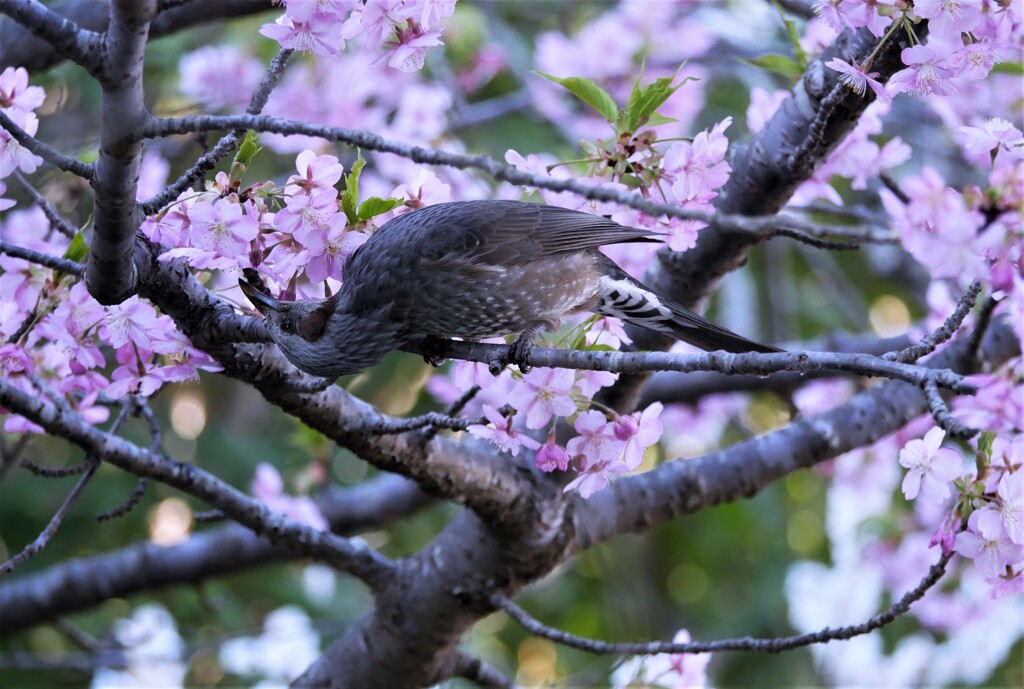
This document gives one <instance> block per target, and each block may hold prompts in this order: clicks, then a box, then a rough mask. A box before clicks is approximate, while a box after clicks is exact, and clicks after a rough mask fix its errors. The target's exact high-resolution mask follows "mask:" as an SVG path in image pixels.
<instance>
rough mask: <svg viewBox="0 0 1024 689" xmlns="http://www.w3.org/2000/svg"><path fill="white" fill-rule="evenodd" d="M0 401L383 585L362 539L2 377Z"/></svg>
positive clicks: (380, 565) (385, 565) (276, 538)
mask: <svg viewBox="0 0 1024 689" xmlns="http://www.w3.org/2000/svg"><path fill="white" fill-rule="evenodd" d="M0 404H2V405H3V406H4V407H6V408H7V409H8V410H9V411H12V412H14V413H16V414H21V415H22V416H25V417H26V418H28V419H30V420H32V421H34V422H35V423H37V424H39V425H40V426H42V427H43V428H45V429H46V430H47V431H48V432H50V433H53V434H55V435H58V436H60V437H62V438H65V439H67V440H69V441H70V442H72V443H74V444H76V445H79V446H80V447H82V448H83V449H84V450H85V451H86V452H87V453H89V454H93V455H96V456H98V457H102V458H103V460H104V461H106V462H109V463H111V464H113V465H115V466H118V467H120V468H121V469H124V470H125V471H129V472H131V473H133V474H136V475H137V476H148V477H150V478H153V479H156V480H158V481H160V482H162V483H166V484H167V485H169V486H172V487H174V488H177V489H179V490H181V491H183V492H185V493H188V494H189V495H193V496H195V497H197V498H199V499H201V500H204V501H205V502H208V503H209V504H210V505H212V506H214V507H216V508H218V509H220V510H222V511H223V512H224V513H225V514H227V515H229V516H230V517H231V518H232V519H234V520H235V521H237V522H239V523H240V524H242V525H243V526H246V527H248V528H250V529H252V530H253V531H254V532H256V533H259V534H265V535H266V536H267V538H268V539H269V540H270V541H271V542H272V543H274V544H276V545H280V546H284V547H288V548H292V549H294V550H296V551H297V552H299V553H302V554H303V555H306V556H308V557H313V558H316V559H318V560H322V561H324V562H326V563H328V564H330V565H332V566H334V567H336V568H338V569H340V570H343V571H348V572H351V573H352V574H354V575H355V576H357V577H359V578H360V579H362V580H363V581H365V582H367V583H368V584H369V585H370V586H371V587H374V586H378V585H381V584H382V583H383V581H384V579H385V578H386V576H387V574H388V572H389V571H390V570H391V567H392V564H391V562H390V561H389V560H387V559H386V558H384V557H383V556H381V555H379V554H377V553H376V552H374V551H372V550H371V549H370V548H368V547H367V546H366V545H365V544H364V543H361V542H356V541H349V540H347V539H344V538H339V537H337V536H334V535H333V534H330V533H325V532H321V531H318V530H317V529H314V528H312V527H309V526H306V525H303V524H299V523H298V522H296V521H294V520H292V519H290V518H287V517H285V516H283V515H281V514H278V513H276V512H273V511H271V510H269V509H268V508H267V507H266V506H265V505H264V504H263V503H261V502H259V501H258V500H255V499H253V498H251V497H249V496H248V495H245V494H244V493H242V492H241V491H239V490H237V489H236V488H234V487H232V486H230V485H228V484H226V483H224V482H223V481H221V480H220V479H218V478H217V477H215V476H213V475H211V474H209V473H207V472H205V471H203V470H201V469H198V468H197V467H194V466H190V465H186V464H181V463H180V462H176V461H174V460H172V459H170V458H168V457H165V456H162V455H157V454H155V453H152V452H149V451H148V450H143V449H142V448H140V447H138V446H136V445H134V444H132V443H130V442H128V441H126V440H124V439H123V438H119V437H117V436H114V435H111V434H108V433H104V432H103V431H100V430H98V429H96V428H94V427H92V426H90V425H89V424H87V423H85V422H84V421H83V420H82V419H81V418H79V417H78V416H77V414H74V413H73V412H71V411H70V410H57V409H55V408H54V407H52V406H50V405H47V404H45V403H44V402H42V401H40V400H39V399H37V398H34V397H32V396H30V395H28V394H26V393H25V392H23V391H21V390H19V389H18V388H16V387H14V386H13V385H11V384H10V383H9V382H8V381H6V380H3V381H0Z"/></svg>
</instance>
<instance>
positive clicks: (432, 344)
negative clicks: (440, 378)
mask: <svg viewBox="0 0 1024 689" xmlns="http://www.w3.org/2000/svg"><path fill="white" fill-rule="evenodd" d="M444 342H445V341H444V340H442V339H441V338H439V337H435V336H434V335H427V336H426V337H424V338H423V341H422V342H420V353H421V354H422V355H423V360H424V361H425V362H427V363H428V364H430V365H431V366H433V367H434V368H437V367H438V366H441V365H442V364H443V363H444V362H445V361H447V359H445V358H444V356H442V355H441V351H442V349H441V347H442V345H444Z"/></svg>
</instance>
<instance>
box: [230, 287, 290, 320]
mask: <svg viewBox="0 0 1024 689" xmlns="http://www.w3.org/2000/svg"><path fill="white" fill-rule="evenodd" d="M238 286H239V287H241V288H242V292H244V293H245V296H246V297H248V298H249V301H251V302H252V305H253V306H255V307H256V308H257V309H258V310H259V312H260V313H262V314H263V315H264V316H266V315H269V314H270V312H271V311H277V310H278V309H279V307H280V303H279V302H278V301H277V299H274V298H273V297H271V296H270V295H268V294H264V293H263V292H261V291H260V290H258V289H256V287H255V286H253V285H251V284H249V283H248V282H246V281H245V280H243V279H241V278H239V279H238Z"/></svg>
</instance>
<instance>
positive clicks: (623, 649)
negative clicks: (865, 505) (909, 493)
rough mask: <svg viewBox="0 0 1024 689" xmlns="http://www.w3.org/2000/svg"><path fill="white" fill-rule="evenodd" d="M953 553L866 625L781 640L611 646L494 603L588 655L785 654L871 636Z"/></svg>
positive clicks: (531, 628) (931, 581)
mask: <svg viewBox="0 0 1024 689" xmlns="http://www.w3.org/2000/svg"><path fill="white" fill-rule="evenodd" d="M952 557H953V555H952V553H950V554H948V555H942V557H940V558H939V561H938V562H937V563H935V564H934V565H932V566H931V568H929V570H928V573H927V574H926V575H925V576H924V578H923V579H921V582H920V583H919V584H918V585H917V586H916V587H914V588H913V589H912V590H911V591H909V592H907V593H906V594H905V595H904V596H903V597H902V598H900V599H899V600H898V601H896V602H895V603H893V604H892V605H891V606H890V607H889V608H888V609H887V610H886V611H885V612H882V613H880V614H878V615H875V616H874V617H872V618H871V619H869V620H867V621H866V622H862V623H861V624H855V625H851V626H848V627H838V628H836V629H832V628H829V627H826V628H825V629H822V630H821V631H817V632H811V633H808V634H799V635H796V636H786V637H778V638H775V639H754V638H751V637H743V638H740V639H722V640H720V641H708V642H694V643H684V644H679V643H672V642H669V641H648V642H643V643H610V642H607V641H599V640H596V639H587V638H583V637H579V636H573V635H572V634H568V633H566V632H563V631H561V630H559V629H555V628H553V627H548V626H547V625H545V624H543V623H541V622H539V621H538V620H536V619H534V618H533V617H531V616H530V614H529V613H527V612H526V611H525V610H523V609H522V608H521V607H519V606H518V605H516V604H515V603H513V602H512V601H511V600H509V599H508V598H506V597H505V596H503V595H500V594H495V595H494V596H492V597H491V602H492V604H493V605H495V606H496V607H498V608H501V609H502V610H504V611H505V612H507V613H508V614H509V616H510V617H511V618H512V619H513V620H515V621H516V622H517V623H518V624H519V625H520V626H521V627H522V628H523V629H525V630H526V631H528V632H530V633H531V634H533V635H535V636H539V637H542V638H545V639H550V640H551V641H554V642H555V643H559V644H562V645H564V646H569V647H570V648H577V649H579V650H581V651H586V652H588V653H595V654H599V655H647V654H655V653H719V652H722V651H753V652H757V653H781V652H783V651H789V650H792V649H794V648H801V647H803V646H810V645H812V644H821V643H828V642H829V641H837V640H844V639H851V638H853V637H855V636H861V635H863V634H868V633H869V632H873V631H875V630H876V629H881V628H882V627H884V626H886V625H888V624H890V623H892V622H893V621H895V620H896V619H898V618H899V617H901V616H902V615H904V614H906V613H907V611H908V610H910V606H911V605H913V604H914V603H915V602H917V601H918V600H920V599H921V598H922V597H923V596H924V594H925V593H926V592H927V591H928V589H930V588H931V587H933V586H934V585H935V584H936V583H938V581H939V579H941V578H942V575H943V574H945V572H946V566H947V565H948V564H949V561H950V560H951V559H952Z"/></svg>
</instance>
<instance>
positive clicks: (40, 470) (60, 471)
mask: <svg viewBox="0 0 1024 689" xmlns="http://www.w3.org/2000/svg"><path fill="white" fill-rule="evenodd" d="M21 466H22V468H24V469H27V470H28V471H30V472H32V473H33V474H35V475H36V476H41V477H42V478H64V477H65V476H75V475H77V474H81V473H82V472H83V471H88V470H89V467H91V466H92V462H90V461H88V460H86V461H84V462H80V463H78V464H72V465H70V466H66V467H55V468H51V467H47V466H43V465H42V464H37V463H36V462H33V461H32V460H31V459H22V460H21Z"/></svg>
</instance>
